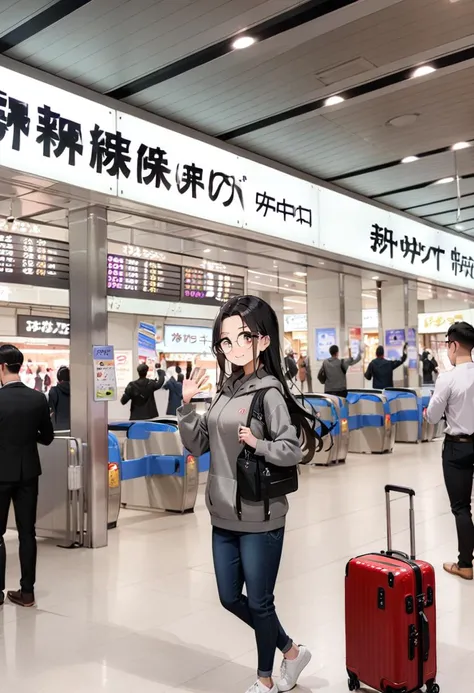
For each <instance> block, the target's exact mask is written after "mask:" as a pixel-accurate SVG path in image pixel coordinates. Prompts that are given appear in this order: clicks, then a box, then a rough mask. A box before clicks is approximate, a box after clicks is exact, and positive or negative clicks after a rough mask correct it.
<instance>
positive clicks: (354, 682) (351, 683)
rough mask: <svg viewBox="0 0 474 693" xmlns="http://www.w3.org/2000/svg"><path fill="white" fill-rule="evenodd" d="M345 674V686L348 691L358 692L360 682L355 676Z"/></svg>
mask: <svg viewBox="0 0 474 693" xmlns="http://www.w3.org/2000/svg"><path fill="white" fill-rule="evenodd" d="M347 673H348V674H349V679H348V681H347V686H348V688H349V690H350V691H358V690H360V681H359V679H358V678H357V676H355V674H351V672H350V671H349V672H347Z"/></svg>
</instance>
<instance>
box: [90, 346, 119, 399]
mask: <svg viewBox="0 0 474 693" xmlns="http://www.w3.org/2000/svg"><path fill="white" fill-rule="evenodd" d="M92 358H93V361H94V401H95V402H113V401H115V400H116V399H117V378H116V374H115V359H114V348H113V346H95V347H93V348H92Z"/></svg>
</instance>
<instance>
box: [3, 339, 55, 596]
mask: <svg viewBox="0 0 474 693" xmlns="http://www.w3.org/2000/svg"><path fill="white" fill-rule="evenodd" d="M23 360H24V358H23V354H22V353H21V351H20V350H19V349H17V348H16V347H15V346H13V345H12V344H5V345H3V346H1V347H0V381H1V384H2V388H1V389H0V605H1V604H3V602H4V598H5V596H4V593H5V572H6V558H7V557H6V550H5V542H4V535H5V532H6V531H7V523H8V513H9V510H10V505H11V503H12V502H13V507H14V510H15V520H16V526H17V529H18V538H19V543H20V547H19V553H20V568H21V580H20V589H19V590H17V591H12V592H8V594H7V596H8V599H9V600H10V601H11V602H13V604H16V605H18V606H25V607H31V606H34V605H35V591H34V588H35V582H36V554H37V548H36V531H35V525H36V510H37V501H38V480H39V477H40V475H41V464H40V459H39V454H38V443H40V444H42V445H50V444H51V443H52V442H53V440H54V431H53V424H52V422H51V416H50V412H49V407H48V402H47V400H46V397H45V396H44V394H42V393H41V392H37V391H36V390H32V389H30V388H29V387H27V386H26V385H24V384H23V383H22V382H21V380H20V376H19V373H20V369H21V367H22V365H23Z"/></svg>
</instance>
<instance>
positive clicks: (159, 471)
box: [121, 417, 199, 513]
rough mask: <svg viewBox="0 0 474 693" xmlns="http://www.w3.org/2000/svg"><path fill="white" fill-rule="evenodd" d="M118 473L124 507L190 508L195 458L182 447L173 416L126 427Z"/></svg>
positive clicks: (193, 500)
mask: <svg viewBox="0 0 474 693" xmlns="http://www.w3.org/2000/svg"><path fill="white" fill-rule="evenodd" d="M121 476H122V505H123V506H124V507H131V508H135V509H137V510H151V511H159V510H161V511H163V510H166V511H169V512H176V513H185V512H191V511H192V510H194V506H195V503H196V496H197V491H198V478H199V468H198V460H197V459H196V458H195V457H193V456H192V455H190V454H189V453H188V452H187V451H186V450H185V449H184V448H183V444H182V442H181V438H180V435H179V432H178V425H177V421H176V419H174V421H173V420H172V419H171V417H167V420H166V422H163V423H160V422H156V421H143V422H137V423H134V424H133V426H131V427H130V428H129V429H128V432H127V439H126V441H125V445H124V460H123V462H122V475H121Z"/></svg>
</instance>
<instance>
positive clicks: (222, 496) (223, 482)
mask: <svg viewBox="0 0 474 693" xmlns="http://www.w3.org/2000/svg"><path fill="white" fill-rule="evenodd" d="M235 496H236V482H235V480H234V479H228V478H226V477H223V476H215V475H214V474H209V478H208V482H207V493H206V500H207V509H208V510H209V512H210V513H211V515H214V516H215V517H220V518H221V519H222V520H235V519H236V516H237V512H236V509H235Z"/></svg>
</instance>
